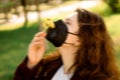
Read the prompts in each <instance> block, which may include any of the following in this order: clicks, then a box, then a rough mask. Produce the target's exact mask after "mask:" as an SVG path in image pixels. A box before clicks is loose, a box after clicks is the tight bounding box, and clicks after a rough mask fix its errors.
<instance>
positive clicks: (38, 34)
mask: <svg viewBox="0 0 120 80" xmlns="http://www.w3.org/2000/svg"><path fill="white" fill-rule="evenodd" d="M40 36H44V37H45V36H46V33H45V32H39V33H37V34H35V37H40Z"/></svg>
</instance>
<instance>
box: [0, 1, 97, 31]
mask: <svg viewBox="0 0 120 80" xmlns="http://www.w3.org/2000/svg"><path fill="white" fill-rule="evenodd" d="M97 4H99V1H96V0H93V1H80V2H77V3H75V4H72V5H68V6H61V7H56V8H53V9H50V10H46V11H42V12H41V13H40V17H41V18H48V17H52V16H57V15H60V14H61V13H67V12H72V11H75V9H76V8H85V9H86V8H89V7H93V6H95V5H97ZM27 17H28V19H29V21H31V22H32V21H35V20H37V19H38V13H37V12H28V16H27ZM24 21H25V18H24V16H23V15H21V16H20V17H17V16H16V15H14V16H13V17H12V19H10V20H9V21H8V22H7V23H4V24H2V25H0V30H4V29H6V28H4V26H6V25H11V26H12V25H13V26H14V25H18V24H21V23H24Z"/></svg>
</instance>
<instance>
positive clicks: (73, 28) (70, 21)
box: [64, 12, 80, 45]
mask: <svg viewBox="0 0 120 80" xmlns="http://www.w3.org/2000/svg"><path fill="white" fill-rule="evenodd" d="M64 22H65V24H66V25H67V27H68V31H69V32H71V33H74V34H78V30H79V25H78V20H77V13H76V12H74V13H72V14H71V15H69V16H68V17H67V18H65V19H64ZM65 42H66V43H72V44H75V45H79V44H80V42H79V38H78V36H77V35H72V34H69V33H68V36H67V39H66V41H65ZM64 45H68V44H64Z"/></svg>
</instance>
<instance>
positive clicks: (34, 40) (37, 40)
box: [32, 37, 45, 42]
mask: <svg viewBox="0 0 120 80" xmlns="http://www.w3.org/2000/svg"><path fill="white" fill-rule="evenodd" d="M44 40H45V39H44V38H43V37H39V38H38V37H35V38H34V39H33V40H32V42H41V41H44Z"/></svg>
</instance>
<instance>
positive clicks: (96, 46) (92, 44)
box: [74, 9, 119, 80]
mask: <svg viewBox="0 0 120 80" xmlns="http://www.w3.org/2000/svg"><path fill="white" fill-rule="evenodd" d="M77 13H78V22H79V26H80V28H79V38H80V42H81V45H80V47H79V50H78V51H77V54H76V57H75V64H74V65H75V66H76V71H77V73H78V74H79V75H80V76H81V79H80V80H119V78H118V77H119V74H118V70H117V67H116V64H115V59H114V52H113V42H112V40H111V38H110V36H109V34H108V31H107V29H106V26H105V24H104V21H103V19H102V18H101V17H100V16H98V15H97V14H95V13H92V12H90V11H87V10H84V9H77Z"/></svg>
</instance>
